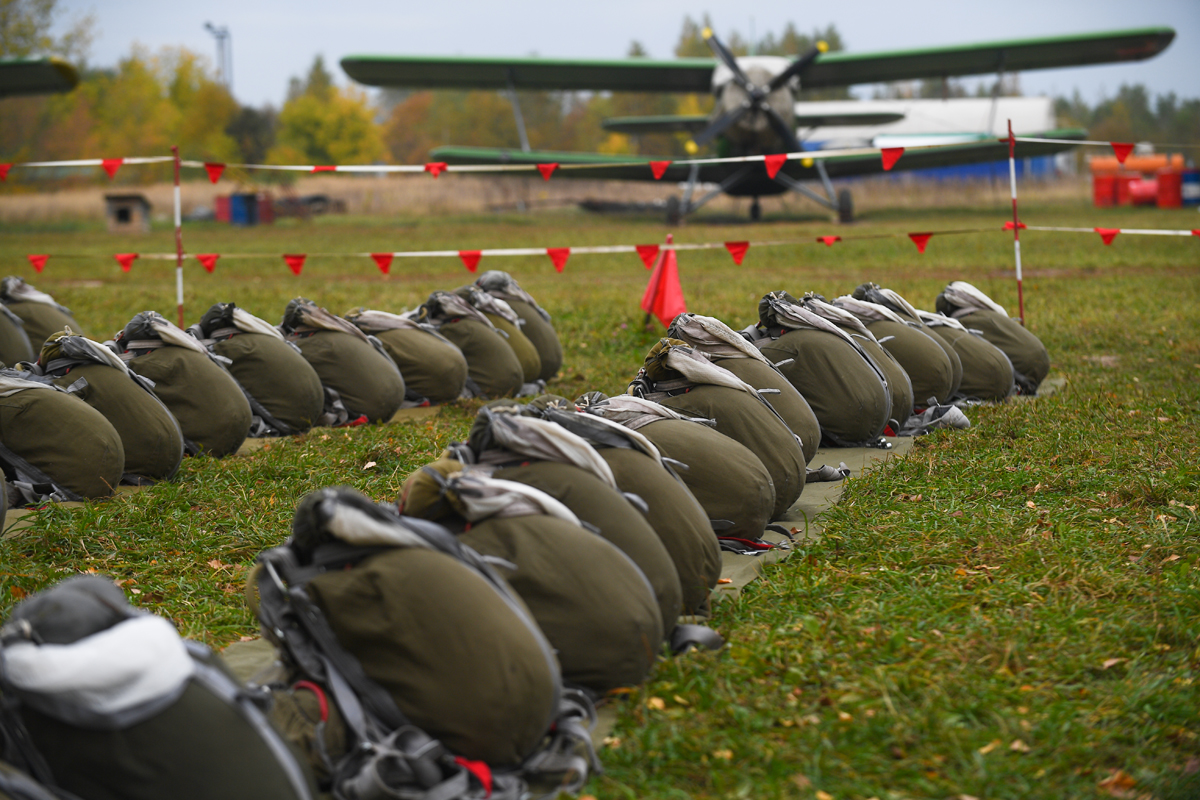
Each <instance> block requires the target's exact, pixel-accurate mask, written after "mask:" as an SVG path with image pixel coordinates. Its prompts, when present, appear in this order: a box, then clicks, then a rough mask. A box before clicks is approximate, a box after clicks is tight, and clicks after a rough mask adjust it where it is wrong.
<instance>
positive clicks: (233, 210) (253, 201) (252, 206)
mask: <svg viewBox="0 0 1200 800" xmlns="http://www.w3.org/2000/svg"><path fill="white" fill-rule="evenodd" d="M229 221H230V222H231V223H233V224H234V225H245V226H249V225H257V224H258V195H256V194H231V195H230V196H229Z"/></svg>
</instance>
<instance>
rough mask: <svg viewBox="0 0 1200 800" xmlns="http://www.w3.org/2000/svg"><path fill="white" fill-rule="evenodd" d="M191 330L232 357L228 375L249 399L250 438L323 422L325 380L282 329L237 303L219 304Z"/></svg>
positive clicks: (301, 429)
mask: <svg viewBox="0 0 1200 800" xmlns="http://www.w3.org/2000/svg"><path fill="white" fill-rule="evenodd" d="M188 332H189V333H191V334H192V335H193V336H195V337H196V338H197V339H198V340H200V343H201V344H203V345H204V346H205V347H207V348H208V350H209V352H211V353H213V354H214V355H217V356H220V357H221V358H224V359H227V360H228V362H229V366H228V369H229V373H230V374H231V375H233V377H234V379H235V380H237V382H238V383H239V384H240V385H241V387H242V390H243V391H244V392H245V394H246V401H247V402H248V403H250V411H251V414H252V418H251V425H250V435H251V436H254V437H263V436H291V435H293V434H297V433H303V432H304V431H306V430H308V429H309V428H311V427H312V426H313V425H315V424H317V422H318V420H320V418H321V414H322V413H324V407H325V391H324V389H323V388H322V386H321V379H320V377H318V375H317V373H316V371H315V370H314V369H313V368H312V367H311V366H310V365H309V363H308V362H307V361H305V360H304V356H303V355H302V354H301V352H300V348H299V347H297V346H296V345H294V344H292V343H291V342H288V341H286V340H285V339H284V338H283V334H282V333H280V332H279V329H278V328H276V327H275V326H273V325H271V324H270V323H269V322H267V321H265V320H262V319H259V318H258V317H256V316H254V315H253V314H251V313H250V312H248V311H246V310H245V309H244V308H238V306H237V305H236V304H235V303H216V304H215V305H213V306H211V307H210V308H209V309H208V311H206V312H204V316H203V317H201V318H200V322H198V323H196V324H195V325H193V326H192V327H190V328H188Z"/></svg>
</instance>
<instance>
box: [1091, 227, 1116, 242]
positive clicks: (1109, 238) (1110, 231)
mask: <svg viewBox="0 0 1200 800" xmlns="http://www.w3.org/2000/svg"><path fill="white" fill-rule="evenodd" d="M1094 230H1095V231H1096V233H1098V234H1100V238H1101V239H1103V240H1104V243H1105V244H1112V243H1113V239H1115V238H1117V234H1118V233H1120V232H1121V229H1120V228H1095V229H1094Z"/></svg>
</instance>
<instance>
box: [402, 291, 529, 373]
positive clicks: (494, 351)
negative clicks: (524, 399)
mask: <svg viewBox="0 0 1200 800" xmlns="http://www.w3.org/2000/svg"><path fill="white" fill-rule="evenodd" d="M416 319H417V321H418V322H420V323H422V324H427V325H432V326H433V327H435V328H436V329H437V331H438V333H440V334H441V335H442V336H444V337H446V338H447V339H449V340H450V341H451V342H453V343H454V346H455V347H457V348H458V349H459V351H460V352H461V353H462V354H463V358H465V359H466V361H467V383H466V386H467V388H468V389H469V390H470V392H471V393H472V394H473V395H474V396H476V397H512V396H515V395H516V394H517V393H518V392H520V391H521V387H522V386H523V385H524V383H525V370H524V368H523V367H522V365H521V361H520V359H518V358H517V354H516V353H515V352H513V349H512V347H510V346H509V344H508V337H507V336H505V335H504V334H503V333H501V332H500V331H499V330H497V328H496V326H495V325H493V324H492V321H491V320H490V319H488V317H487V316H485V315H484V313H483V312H482V311H480V310H479V309H477V308H475V306H473V305H472V304H471V303H469V302H467V301H466V300H464V299H463V298H461V297H459V296H458V295H456V294H453V293H451V292H433V293H432V294H430V295H429V299H427V300H426V301H425V302H424V303H423V304H422V305H421V307H420V308H419V309H417V313H416Z"/></svg>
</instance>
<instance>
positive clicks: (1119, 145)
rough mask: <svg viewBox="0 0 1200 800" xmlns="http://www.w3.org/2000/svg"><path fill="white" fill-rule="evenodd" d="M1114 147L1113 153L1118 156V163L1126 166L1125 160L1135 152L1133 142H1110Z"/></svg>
mask: <svg viewBox="0 0 1200 800" xmlns="http://www.w3.org/2000/svg"><path fill="white" fill-rule="evenodd" d="M1109 144H1111V145H1112V149H1113V152H1114V153H1116V154H1117V163H1118V164H1124V163H1125V159H1127V158H1129V154H1130V153H1132V152H1133V142H1109Z"/></svg>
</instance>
